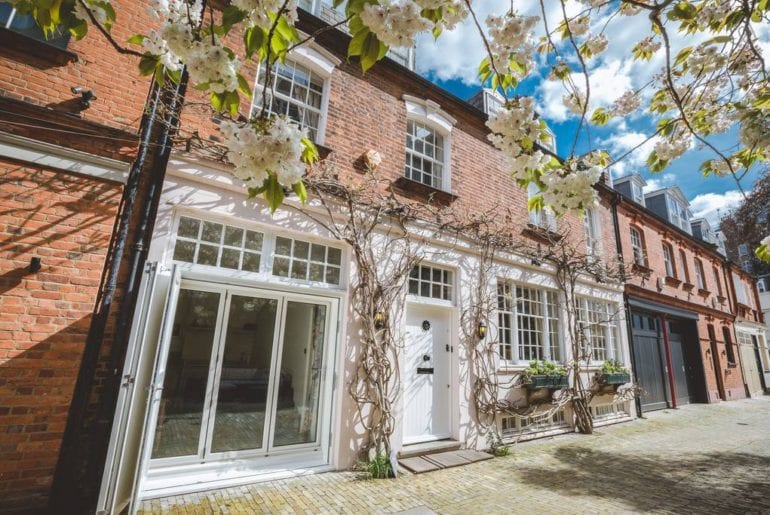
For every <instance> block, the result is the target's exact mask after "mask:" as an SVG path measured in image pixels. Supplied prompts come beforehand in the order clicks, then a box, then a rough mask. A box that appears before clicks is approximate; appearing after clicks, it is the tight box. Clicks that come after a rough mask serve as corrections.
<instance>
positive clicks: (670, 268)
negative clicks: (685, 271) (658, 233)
mask: <svg viewBox="0 0 770 515" xmlns="http://www.w3.org/2000/svg"><path fill="white" fill-rule="evenodd" d="M663 264H664V265H665V266H666V276H668V277H674V278H676V266H675V265H676V264H675V263H674V248H673V247H672V246H671V244H670V243H666V242H665V241H664V242H663Z"/></svg>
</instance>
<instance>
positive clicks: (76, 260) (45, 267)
mask: <svg viewBox="0 0 770 515" xmlns="http://www.w3.org/2000/svg"><path fill="white" fill-rule="evenodd" d="M120 190H121V187H120V185H116V184H114V183H109V182H105V181H101V180H96V179H93V178H90V177H82V176H77V175H71V174H66V173H62V172H57V171H53V170H46V169H41V168H35V167H32V166H23V165H20V164H18V163H14V162H10V161H7V160H0V213H1V214H2V216H1V217H0V292H1V293H2V294H1V295H0V507H11V506H13V505H19V506H26V507H28V506H34V505H37V504H41V503H43V502H44V501H45V498H46V496H47V494H48V488H49V486H50V482H51V478H52V473H53V468H54V466H55V464H56V460H57V457H58V451H59V446H60V444H61V437H62V433H63V431H64V426H65V423H66V416H67V409H68V407H69V403H70V400H71V396H72V390H73V387H74V384H75V379H76V376H77V372H78V366H79V364H80V357H81V353H82V350H83V344H84V341H85V335H86V333H87V331H88V326H89V322H90V315H91V312H92V310H93V308H94V302H95V296H96V291H97V287H98V285H99V281H100V277H101V273H102V268H103V265H104V256H105V253H106V248H107V244H108V242H109V238H110V235H111V232H112V225H113V221H114V217H115V214H116V210H117V203H118V200H119V197H120ZM33 256H36V257H40V258H41V263H42V268H41V270H40V271H39V272H37V273H29V271H28V267H29V263H30V258H31V257H33Z"/></svg>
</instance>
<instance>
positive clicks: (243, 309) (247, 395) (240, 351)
mask: <svg viewBox="0 0 770 515" xmlns="http://www.w3.org/2000/svg"><path fill="white" fill-rule="evenodd" d="M277 309H278V301H277V300H275V299H260V298H254V297H244V296H240V295H233V297H232V301H231V302H230V313H229V315H228V323H227V334H226V336H225V348H224V353H223V356H222V374H221V379H220V381H219V394H218V396H217V404H216V414H215V417H214V432H213V436H212V439H211V450H212V451H213V452H224V451H237V450H242V449H259V448H260V447H262V436H263V434H264V429H265V410H266V407H267V393H268V386H269V382H270V361H271V356H272V353H273V335H274V333H275V319H276V314H277ZM279 404H280V399H279Z"/></svg>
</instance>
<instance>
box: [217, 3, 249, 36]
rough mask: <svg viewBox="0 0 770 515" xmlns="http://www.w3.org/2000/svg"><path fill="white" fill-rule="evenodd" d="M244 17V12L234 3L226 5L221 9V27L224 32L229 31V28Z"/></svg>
mask: <svg viewBox="0 0 770 515" xmlns="http://www.w3.org/2000/svg"><path fill="white" fill-rule="evenodd" d="M244 19H246V12H244V11H241V10H240V9H238V8H237V7H235V6H234V5H228V6H227V7H225V8H224V10H223V11H222V28H223V29H224V32H225V34H226V33H228V32H230V29H232V28H233V26H235V25H237V24H238V23H240V22H242V21H243V20H244Z"/></svg>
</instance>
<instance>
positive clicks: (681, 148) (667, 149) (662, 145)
mask: <svg viewBox="0 0 770 515" xmlns="http://www.w3.org/2000/svg"><path fill="white" fill-rule="evenodd" d="M691 140H692V137H691V136H690V135H689V134H685V133H678V134H674V135H672V136H670V137H669V138H666V139H662V140H660V141H658V142H657V143H655V147H654V150H655V153H656V154H657V155H658V158H659V159H660V160H661V161H671V160H672V159H676V158H677V157H679V156H681V155H682V154H684V153H685V152H687V151H688V150H689V149H690V144H691Z"/></svg>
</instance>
